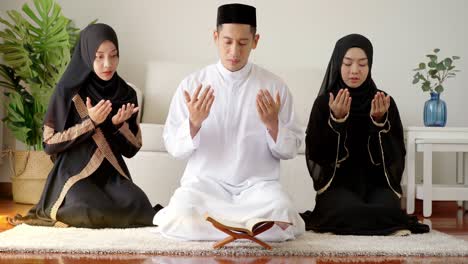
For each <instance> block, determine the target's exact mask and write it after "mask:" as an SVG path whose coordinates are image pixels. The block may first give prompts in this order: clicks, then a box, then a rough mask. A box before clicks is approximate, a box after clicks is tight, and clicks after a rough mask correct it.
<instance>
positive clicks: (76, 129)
mask: <svg viewBox="0 0 468 264" xmlns="http://www.w3.org/2000/svg"><path fill="white" fill-rule="evenodd" d="M93 129H94V125H93V122H92V121H91V120H90V119H86V120H85V121H84V122H82V123H80V124H76V125H74V126H73V127H71V128H69V129H67V130H65V131H63V132H57V133H55V130H54V129H53V128H52V127H49V126H47V125H44V133H43V134H44V143H45V144H48V145H51V144H58V143H63V142H66V141H70V140H74V139H76V138H78V137H79V136H81V135H83V134H85V133H87V132H89V131H91V130H93Z"/></svg>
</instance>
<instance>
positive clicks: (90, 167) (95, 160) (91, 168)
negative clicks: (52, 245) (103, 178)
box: [50, 149, 104, 220]
mask: <svg viewBox="0 0 468 264" xmlns="http://www.w3.org/2000/svg"><path fill="white" fill-rule="evenodd" d="M103 160H104V155H103V154H102V152H101V150H100V149H96V151H95V152H94V154H93V156H92V157H91V159H90V160H89V162H88V164H86V166H85V167H84V168H83V170H81V171H80V172H79V173H78V174H76V175H74V176H72V177H70V178H69V179H68V180H67V181H66V182H65V184H64V185H63V188H62V191H61V192H60V195H59V197H58V198H57V200H56V201H55V203H54V205H53V206H52V209H51V211H50V218H52V219H53V220H57V212H58V209H59V208H60V206H61V205H62V203H63V200H64V199H65V196H66V195H67V193H68V191H69V190H70V188H71V187H72V186H73V185H74V184H75V183H77V182H78V181H80V180H82V179H84V178H86V177H88V176H89V175H91V174H92V173H93V172H95V171H96V170H97V168H98V167H99V166H100V165H101V163H102V161H103Z"/></svg>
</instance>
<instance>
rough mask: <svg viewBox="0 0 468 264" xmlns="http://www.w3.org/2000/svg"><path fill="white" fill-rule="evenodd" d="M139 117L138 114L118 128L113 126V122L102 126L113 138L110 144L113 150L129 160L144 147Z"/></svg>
mask: <svg viewBox="0 0 468 264" xmlns="http://www.w3.org/2000/svg"><path fill="white" fill-rule="evenodd" d="M137 116H138V113H135V114H134V115H132V116H131V117H130V118H129V119H128V120H127V121H125V122H124V123H122V124H121V125H120V126H118V127H117V126H115V125H114V124H112V121H111V120H106V121H105V122H104V123H103V124H102V127H103V130H105V131H107V132H108V133H106V134H108V135H110V137H111V140H110V144H112V146H113V149H115V150H117V151H118V152H119V153H120V154H122V155H123V156H125V157H127V158H131V157H133V156H135V154H136V153H137V152H138V151H139V150H140V148H141V146H142V142H141V131H140V126H139V125H138V122H137Z"/></svg>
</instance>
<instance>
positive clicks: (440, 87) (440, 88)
mask: <svg viewBox="0 0 468 264" xmlns="http://www.w3.org/2000/svg"><path fill="white" fill-rule="evenodd" d="M434 90H435V91H436V92H437V93H439V94H440V93H442V92H443V91H444V87H443V86H442V85H440V84H439V85H437V86H436V88H434Z"/></svg>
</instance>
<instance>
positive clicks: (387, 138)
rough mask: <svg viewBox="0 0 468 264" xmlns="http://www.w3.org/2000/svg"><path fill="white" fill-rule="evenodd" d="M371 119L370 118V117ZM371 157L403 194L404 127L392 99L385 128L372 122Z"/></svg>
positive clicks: (369, 141) (393, 185) (369, 144)
mask: <svg viewBox="0 0 468 264" xmlns="http://www.w3.org/2000/svg"><path fill="white" fill-rule="evenodd" d="M369 118H370V117H369ZM369 130H370V136H369V140H368V149H369V155H370V158H371V161H372V163H373V164H374V165H375V166H384V170H385V172H386V174H387V176H388V179H389V181H390V184H391V185H392V187H393V188H394V189H395V190H396V191H397V192H399V193H401V186H400V183H401V177H402V175H403V171H404V169H405V155H406V149H405V142H404V132H403V125H402V123H401V119H400V114H399V112H398V108H397V106H396V103H395V101H394V100H393V98H391V101H390V108H389V109H388V112H387V114H386V121H385V123H384V126H377V125H376V124H374V123H373V122H370V128H369Z"/></svg>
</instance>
